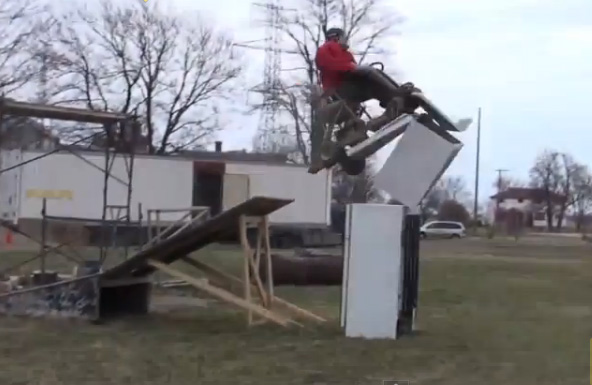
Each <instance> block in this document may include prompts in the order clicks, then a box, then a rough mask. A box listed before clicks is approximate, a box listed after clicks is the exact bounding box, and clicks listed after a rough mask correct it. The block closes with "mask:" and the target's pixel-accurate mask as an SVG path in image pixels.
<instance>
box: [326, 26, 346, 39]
mask: <svg viewBox="0 0 592 385" xmlns="http://www.w3.org/2000/svg"><path fill="white" fill-rule="evenodd" d="M343 35H345V32H343V30H342V29H341V28H329V29H328V30H327V32H326V33H325V39H327V40H329V39H331V38H333V37H341V36H343Z"/></svg>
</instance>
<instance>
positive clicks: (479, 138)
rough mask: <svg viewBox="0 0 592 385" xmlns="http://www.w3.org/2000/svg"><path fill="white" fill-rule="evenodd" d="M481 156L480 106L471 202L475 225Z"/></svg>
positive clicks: (477, 209)
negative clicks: (473, 188)
mask: <svg viewBox="0 0 592 385" xmlns="http://www.w3.org/2000/svg"><path fill="white" fill-rule="evenodd" d="M480 157H481V107H479V112H478V113H477V156H476V159H475V198H474V203H473V222H474V223H475V226H477V214H478V211H479V161H480Z"/></svg>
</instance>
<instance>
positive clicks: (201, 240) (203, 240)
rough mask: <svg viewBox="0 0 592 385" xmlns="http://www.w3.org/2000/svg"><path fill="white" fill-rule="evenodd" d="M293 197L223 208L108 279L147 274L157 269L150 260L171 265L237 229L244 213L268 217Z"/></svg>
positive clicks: (108, 274)
mask: <svg viewBox="0 0 592 385" xmlns="http://www.w3.org/2000/svg"><path fill="white" fill-rule="evenodd" d="M293 201H294V200H289V199H277V198H268V197H253V198H251V199H249V200H248V201H246V202H243V203H241V204H239V205H238V206H234V207H232V208H231V209H229V210H226V211H223V212H222V213H220V214H218V215H216V216H215V217H213V218H210V219H208V220H207V221H205V222H203V223H200V224H199V225H197V226H195V227H192V228H189V229H187V230H185V231H182V232H180V233H178V234H176V235H174V236H171V237H170V238H167V239H164V240H162V241H160V242H158V243H156V244H155V245H153V246H151V247H148V248H146V249H144V250H142V251H140V252H139V253H137V254H136V255H134V256H133V257H131V258H130V259H128V260H127V261H124V262H122V263H120V264H119V265H117V266H114V267H112V268H111V269H109V270H107V271H105V273H104V275H105V277H107V278H119V277H122V276H129V275H133V276H144V275H148V274H150V273H152V272H154V267H153V266H150V265H149V264H147V261H148V260H149V259H150V260H157V261H160V262H162V263H165V264H168V263H172V262H174V261H175V260H177V259H179V258H180V257H181V256H183V255H187V254H190V253H192V252H194V251H196V250H198V249H200V248H202V247H204V246H206V245H208V244H211V243H215V242H217V241H218V240H219V238H220V237H221V236H223V235H224V234H228V233H232V232H237V231H238V228H239V221H240V218H241V217H242V216H265V215H269V214H271V213H273V212H274V211H277V210H279V209H281V208H282V207H284V206H287V205H288V204H290V203H292V202H293Z"/></svg>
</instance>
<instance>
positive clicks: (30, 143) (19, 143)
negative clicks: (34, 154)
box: [0, 117, 59, 151]
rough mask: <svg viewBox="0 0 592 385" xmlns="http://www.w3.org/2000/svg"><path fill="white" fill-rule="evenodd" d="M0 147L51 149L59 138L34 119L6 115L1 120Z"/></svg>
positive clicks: (57, 142)
mask: <svg viewBox="0 0 592 385" xmlns="http://www.w3.org/2000/svg"><path fill="white" fill-rule="evenodd" d="M1 127H2V129H1V131H0V148H3V149H23V150H45V151H48V150H52V149H54V148H55V147H56V146H57V145H58V144H59V139H58V138H57V137H55V136H54V135H53V134H52V133H51V131H50V130H48V129H46V128H45V127H44V126H43V124H41V123H40V122H38V121H37V120H35V119H30V118H24V117H14V118H13V117H8V118H5V119H4V120H3V121H2V125H1Z"/></svg>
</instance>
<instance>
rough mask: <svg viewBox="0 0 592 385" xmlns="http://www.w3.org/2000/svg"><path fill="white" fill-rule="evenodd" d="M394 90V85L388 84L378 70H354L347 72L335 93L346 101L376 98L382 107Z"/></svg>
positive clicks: (362, 100) (361, 101)
mask: <svg viewBox="0 0 592 385" xmlns="http://www.w3.org/2000/svg"><path fill="white" fill-rule="evenodd" d="M394 92H396V88H395V86H393V85H391V84H389V82H388V79H386V78H383V77H382V75H381V73H380V72H379V71H378V70H372V69H370V70H368V71H363V72H362V71H354V72H352V73H349V74H347V76H346V78H345V79H344V81H343V83H342V84H341V86H340V87H339V88H338V89H337V91H336V92H335V94H336V95H337V96H338V98H339V99H341V100H344V101H346V102H348V103H352V104H353V103H355V104H361V103H364V102H366V101H368V100H372V99H376V100H378V101H379V102H380V104H381V106H382V107H383V108H384V107H386V105H387V104H388V102H389V100H390V99H391V98H392V97H393V93H394Z"/></svg>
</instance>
